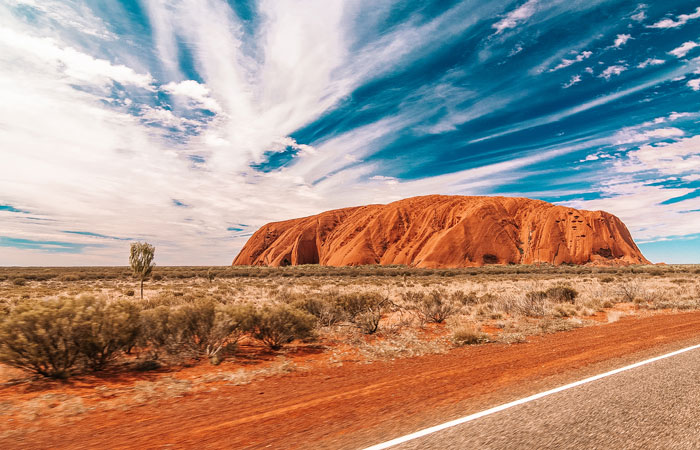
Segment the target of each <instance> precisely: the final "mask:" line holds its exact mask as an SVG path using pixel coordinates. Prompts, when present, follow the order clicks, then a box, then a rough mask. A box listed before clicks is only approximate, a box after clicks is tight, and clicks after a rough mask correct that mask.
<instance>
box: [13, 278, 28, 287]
mask: <svg viewBox="0 0 700 450" xmlns="http://www.w3.org/2000/svg"><path fill="white" fill-rule="evenodd" d="M12 284H14V285H15V286H24V285H26V284H27V280H26V279H24V278H15V279H13V280H12Z"/></svg>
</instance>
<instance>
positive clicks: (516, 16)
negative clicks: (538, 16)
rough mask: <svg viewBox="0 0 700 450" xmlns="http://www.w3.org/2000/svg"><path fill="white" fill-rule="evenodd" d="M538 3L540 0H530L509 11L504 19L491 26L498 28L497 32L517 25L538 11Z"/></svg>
mask: <svg viewBox="0 0 700 450" xmlns="http://www.w3.org/2000/svg"><path fill="white" fill-rule="evenodd" d="M537 3H538V0H528V1H527V2H525V3H523V4H522V5H521V6H519V7H518V8H517V9H515V10H513V11H511V12H509V13H508V14H507V15H506V16H505V17H504V18H503V19H501V20H500V21H498V22H496V23H494V24H493V25H492V26H491V27H492V28H495V29H496V34H500V33H502V32H503V31H505V30H507V29H510V28H515V27H517V26H518V25H519V24H520V23H522V22H524V21H526V20H527V19H529V18H530V17H532V15H533V14H535V12H537Z"/></svg>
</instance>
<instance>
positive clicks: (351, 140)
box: [0, 0, 700, 265]
mask: <svg viewBox="0 0 700 450" xmlns="http://www.w3.org/2000/svg"><path fill="white" fill-rule="evenodd" d="M0 98H2V102H0V264H1V265H80V264H126V262H127V255H128V250H127V249H128V244H129V242H130V241H131V240H135V239H140V240H147V241H149V242H151V243H153V244H154V245H156V248H157V262H158V263H159V264H162V265H166V264H185V265H197V264H228V263H230V261H231V260H232V259H233V257H234V256H235V255H236V253H237V252H238V250H239V249H240V247H241V246H242V245H243V244H244V243H245V241H246V239H247V238H248V237H249V236H250V235H251V234H252V233H253V232H254V231H255V230H256V229H257V227H259V226H260V225H262V224H264V223H266V222H268V221H273V220H282V219H287V218H292V217H299V216H304V215H309V214H314V213H318V212H320V211H323V210H327V209H331V208H338V207H345V206H352V205H361V204H368V203H386V202H390V201H394V200H397V199H400V198H404V197H409V196H414V195H425V194H434V193H440V194H464V195H508V196H527V197H532V198H539V199H543V200H547V201H550V202H554V203H558V204H564V205H568V206H573V207H577V208H583V209H594V210H595V209H603V210H606V211H609V212H611V213H613V214H616V215H617V216H619V217H620V218H621V219H622V220H623V221H624V222H625V223H626V224H627V226H628V227H629V228H630V231H631V232H632V235H633V237H634V238H635V240H636V241H637V242H638V244H639V245H640V247H641V248H642V250H643V251H644V252H645V254H646V255H647V256H648V257H649V258H650V259H652V260H653V261H655V262H659V261H665V262H669V263H671V262H676V263H700V238H698V236H699V234H698V233H700V125H699V121H700V111H699V109H698V102H699V101H700V7H699V6H698V5H697V4H696V3H694V2H689V1H672V0H668V1H664V2H648V3H637V2H629V1H612V0H610V1H602V0H581V1H578V0H525V1H523V0H519V1H489V2H484V1H476V0H475V1H461V2H459V1H432V2H431V1H415V2H412V1H386V0H372V1H369V0H367V1H363V0H354V1H341V0H338V1H332V2H331V1H327V0H317V1H313V0H308V1H307V0H288V1H287V0H278V1H272V0H270V1H228V2H227V1H223V0H182V1H178V0H173V1H156V0H154V1H136V0H131V1H121V2H120V1H113V2H103V1H70V0H65V1H54V0H5V1H3V2H1V3H0Z"/></svg>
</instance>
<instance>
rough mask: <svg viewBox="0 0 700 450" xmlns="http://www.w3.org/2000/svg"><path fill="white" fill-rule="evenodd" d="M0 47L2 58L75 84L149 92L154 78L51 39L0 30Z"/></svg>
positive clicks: (4, 29)
mask: <svg viewBox="0 0 700 450" xmlns="http://www.w3.org/2000/svg"><path fill="white" fill-rule="evenodd" d="M0 47H4V48H5V50H4V52H5V58H9V57H10V55H13V54H14V55H20V57H21V58H22V59H23V60H25V61H26V62H27V63H28V64H31V65H32V66H33V67H35V68H41V69H42V70H47V69H48V70H51V71H52V72H54V73H56V74H62V75H63V76H66V77H69V78H72V79H73V80H75V81H78V82H86V83H92V84H95V85H107V84H111V83H112V82H118V83H121V84H126V85H132V86H137V87H140V88H144V89H151V88H152V86H151V84H152V83H153V77H152V76H151V75H150V74H139V73H136V72H135V71H134V70H132V69H131V68H129V67H126V66H124V65H121V64H117V65H115V64H112V63H111V62H109V61H107V60H104V59H98V58H93V57H92V56H90V55H87V54H85V53H82V52H79V51H78V50H76V49H74V48H72V47H62V46H59V45H58V44H57V43H56V42H55V41H54V39H51V38H38V37H32V36H27V35H26V34H21V33H17V32H15V31H14V30H12V29H10V28H0ZM0 58H1V57H0ZM3 59H4V58H3ZM6 61H7V60H6Z"/></svg>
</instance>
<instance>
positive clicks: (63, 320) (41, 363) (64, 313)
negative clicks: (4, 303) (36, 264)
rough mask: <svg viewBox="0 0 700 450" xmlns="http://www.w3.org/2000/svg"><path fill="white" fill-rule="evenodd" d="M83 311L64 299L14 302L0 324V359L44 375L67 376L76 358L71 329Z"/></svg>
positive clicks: (75, 325) (72, 329)
mask: <svg viewBox="0 0 700 450" xmlns="http://www.w3.org/2000/svg"><path fill="white" fill-rule="evenodd" d="M83 313H84V311H83V305H81V304H80V303H77V302H76V300H75V299H67V298H60V299H56V300H49V301H28V302H24V303H22V304H20V305H18V306H17V307H16V308H14V309H13V310H12V311H11V312H10V313H9V314H8V315H6V316H5V317H4V318H3V320H2V323H0V361H2V362H3V363H5V364H7V365H9V366H12V367H17V368H19V369H23V370H27V371H30V372H33V373H36V374H39V375H43V376H47V377H52V378H65V377H67V376H69V375H70V373H71V371H72V370H73V368H74V366H75V364H76V362H77V361H78V358H79V357H80V347H79V346H78V344H77V343H76V339H75V338H76V335H75V330H76V328H77V325H78V324H79V322H80V321H81V320H82V317H81V316H82V314H83Z"/></svg>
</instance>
